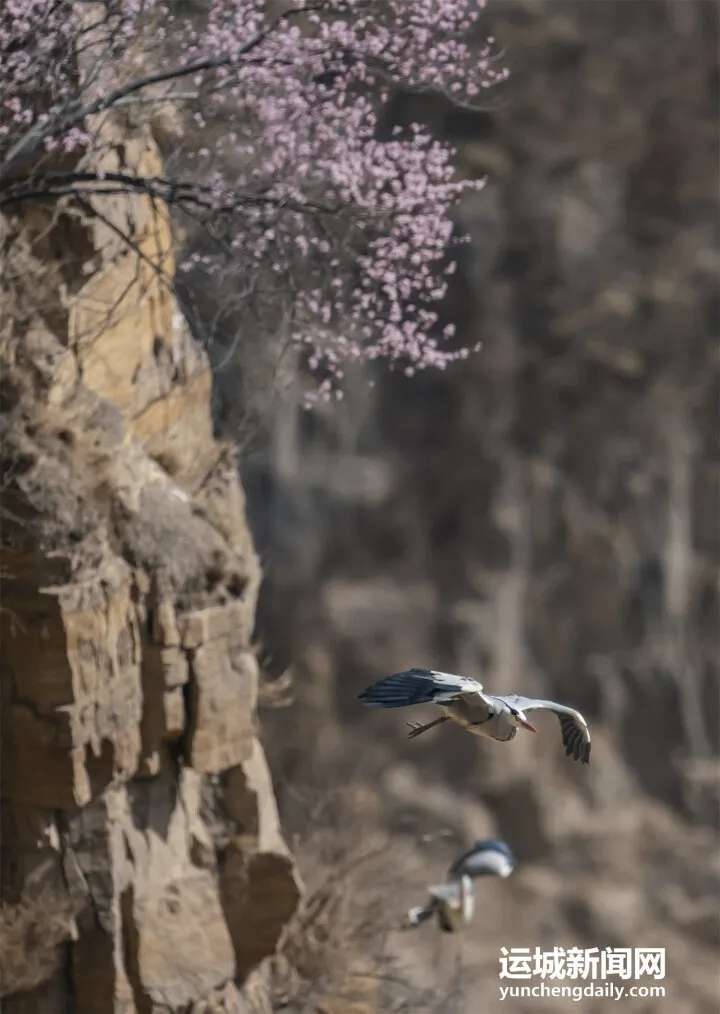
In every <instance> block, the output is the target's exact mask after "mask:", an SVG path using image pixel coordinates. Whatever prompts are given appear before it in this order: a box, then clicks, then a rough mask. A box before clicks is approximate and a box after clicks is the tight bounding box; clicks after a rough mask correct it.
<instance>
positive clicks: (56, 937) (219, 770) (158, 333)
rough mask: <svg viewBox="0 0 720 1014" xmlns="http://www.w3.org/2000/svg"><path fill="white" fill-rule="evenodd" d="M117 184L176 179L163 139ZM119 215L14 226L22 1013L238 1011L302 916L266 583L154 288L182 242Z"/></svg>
mask: <svg viewBox="0 0 720 1014" xmlns="http://www.w3.org/2000/svg"><path fill="white" fill-rule="evenodd" d="M108 158H109V159H110V160H111V161H112V160H115V164H116V165H117V166H122V165H123V164H124V163H129V164H132V165H133V166H140V167H141V169H142V168H145V169H149V168H152V167H153V164H154V163H155V162H156V160H157V156H156V152H155V148H154V146H153V144H152V142H151V140H149V139H148V138H136V139H128V138H123V139H122V144H121V143H119V142H118V144H117V145H116V146H114V147H113V148H112V149H111V152H110V154H109V155H108ZM102 212H103V217H102V219H98V218H95V217H91V216H89V215H87V214H83V213H82V212H81V211H79V210H78V209H77V208H76V209H74V210H73V209H71V208H60V209H58V208H55V209H53V211H52V212H51V211H49V210H46V209H43V208H36V209H34V210H33V211H32V212H30V213H28V214H26V215H25V216H24V217H23V218H22V219H20V218H19V217H18V218H14V219H11V220H7V221H6V222H5V223H4V226H3V228H4V236H3V242H4V251H5V257H4V266H3V272H2V274H3V333H2V356H3V364H2V400H3V405H2V408H3V421H2V426H3V431H2V459H3V468H2V548H3V556H2V561H3V562H2V568H3V569H2V580H3V594H2V610H1V612H0V619H1V620H2V628H3V629H2V633H3V643H4V648H3V661H2V741H3V755H2V756H3V767H2V797H3V801H2V806H3V811H2V834H3V870H2V889H3V902H4V914H3V916H2V922H1V923H0V944H1V946H2V953H1V956H0V968H1V969H2V989H1V994H0V995H2V996H3V997H4V999H3V1001H2V1006H3V1011H4V1012H7V1014H21V1012H22V1014H31V1012H34V1014H56V1012H57V1014H60V1012H70V1011H72V1012H74V1014H100V1012H101V1011H102V1012H103V1014H105V1012H114V1014H130V1012H138V1014H139V1012H143V1014H147V1012H160V1011H162V1012H175V1011H185V1012H187V1011H193V1012H196V1014H200V1012H206V1014H210V1012H211V1011H212V1012H220V1011H237V1010H241V1009H244V1008H243V1007H242V1006H241V1004H242V1003H243V1001H242V999H241V996H240V993H239V991H238V988H237V985H236V984H237V983H241V982H242V980H243V979H244V978H245V977H246V975H247V974H248V973H249V972H250V971H251V970H252V969H253V968H254V967H255V966H256V965H257V964H258V962H259V961H261V960H262V958H264V957H265V956H266V955H268V954H270V953H272V952H273V950H274V948H275V945H276V943H277V940H278V937H279V935H280V933H281V930H282V929H283V926H284V925H285V923H286V921H287V920H288V919H289V917H290V916H291V914H292V913H293V911H294V910H295V908H296V906H297V904H298V900H299V892H300V885H299V881H298V877H297V875H296V872H295V869H294V866H293V862H292V859H291V857H290V855H289V854H288V851H287V849H286V847H285V844H284V842H283V838H282V835H281V832H280V828H279V825H278V818H277V812H276V807H275V800H274V796H273V788H272V783H271V779H270V775H269V771H268V767H267V764H266V762H265V757H264V753H263V748H262V746H261V744H260V742H259V740H258V739H257V736H256V728H255V705H256V696H257V684H258V668H257V664H256V660H255V655H254V653H253V649H252V646H251V640H250V638H251V631H252V628H253V622H254V613H255V602H256V596H257V590H258V583H259V578H260V571H259V566H258V561H257V558H256V555H255V553H254V550H253V544H252V539H251V536H250V533H249V530H248V527H247V522H246V518H245V507H244V498H243V491H242V488H241V486H240V484H239V481H238V475H237V468H236V463H235V461H234V456H233V453H232V450H231V449H230V448H229V447H228V446H225V445H223V444H220V443H218V442H217V441H216V440H215V439H214V437H213V429H212V423H211V415H210V388H211V375H210V370H209V366H208V362H207V360H206V358H205V356H204V354H203V353H202V352H201V351H200V350H199V348H198V347H197V346H196V345H195V344H194V342H193V341H192V340H191V338H190V337H189V335H188V334H187V332H186V330H185V327H184V324H183V320H182V317H181V315H180V314H179V313H178V312H177V308H176V305H175V302H174V299H173V297H172V294H171V293H170V291H169V290H168V288H167V286H166V285H165V284H164V283H163V279H162V275H161V273H159V272H157V271H156V270H155V269H154V268H153V267H152V265H151V261H152V262H154V263H155V264H160V265H161V266H162V268H163V272H164V273H165V274H166V275H169V276H171V275H172V270H173V263H172V256H173V255H172V241H171V236H170V230H169V225H168V222H167V220H166V219H165V218H164V217H163V215H162V214H159V213H158V212H157V210H156V209H153V208H152V207H151V206H150V205H149V204H147V203H143V202H142V201H138V200H134V199H133V200H132V201H127V202H125V201H118V202H116V203H115V204H113V205H110V206H108V205H103V209H102ZM117 225H120V226H121V227H122V228H123V230H124V231H125V232H127V233H128V234H130V235H132V236H133V237H134V241H135V243H136V249H135V250H128V249H127V247H126V246H123V244H122V243H121V242H120V241H119V240H118V238H117V234H116V232H115V229H114V226H117Z"/></svg>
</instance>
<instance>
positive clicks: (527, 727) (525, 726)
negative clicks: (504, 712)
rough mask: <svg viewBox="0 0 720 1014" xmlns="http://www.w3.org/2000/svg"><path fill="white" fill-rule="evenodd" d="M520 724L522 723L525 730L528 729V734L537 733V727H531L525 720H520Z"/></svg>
mask: <svg viewBox="0 0 720 1014" xmlns="http://www.w3.org/2000/svg"><path fill="white" fill-rule="evenodd" d="M518 722H519V723H520V725H522V727H523V729H527V730H528V732H537V729H536V728H535V726H534V725H530V723H529V722H527V721H526V720H525V719H524V718H518Z"/></svg>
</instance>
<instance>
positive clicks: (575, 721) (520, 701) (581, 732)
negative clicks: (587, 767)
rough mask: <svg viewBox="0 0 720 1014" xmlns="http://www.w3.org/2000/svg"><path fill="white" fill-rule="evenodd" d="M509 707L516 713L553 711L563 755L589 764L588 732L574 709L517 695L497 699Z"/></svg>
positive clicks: (585, 723)
mask: <svg viewBox="0 0 720 1014" xmlns="http://www.w3.org/2000/svg"><path fill="white" fill-rule="evenodd" d="M498 700H500V701H504V702H505V703H506V704H507V705H508V706H509V707H511V708H515V709H516V710H517V711H554V712H555V714H556V715H557V716H558V719H559V720H560V728H561V730H562V741H563V746H564V747H565V753H566V754H567V756H568V757H574V758H575V760H579V761H583V763H584V764H588V763H589V762H590V730H589V729H588V724H587V722H586V721H585V719H584V718H583V716H582V715H581V714H580V712H579V711H576V710H575V709H574V708H566V707H565V705H564V704H558V703H557V702H556V701H536V700H534V699H533V698H532V697H520V695H519V694H507V695H506V696H505V697H499V698H498Z"/></svg>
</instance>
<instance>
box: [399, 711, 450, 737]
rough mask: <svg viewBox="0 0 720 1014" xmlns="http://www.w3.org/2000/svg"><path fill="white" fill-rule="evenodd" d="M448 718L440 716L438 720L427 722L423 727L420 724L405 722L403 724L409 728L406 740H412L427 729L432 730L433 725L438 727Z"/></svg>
mask: <svg viewBox="0 0 720 1014" xmlns="http://www.w3.org/2000/svg"><path fill="white" fill-rule="evenodd" d="M447 721H448V716H447V715H441V716H440V718H436V719H434V721H432V722H427V723H426V724H425V725H421V723H420V722H406V723H405V724H406V725H408V726H409V727H410V732H409V733H408V739H414V738H415V736H419V735H420V733H421V732H426V731H427V730H428V729H432V727H433V726H434V725H440V723H441V722H447Z"/></svg>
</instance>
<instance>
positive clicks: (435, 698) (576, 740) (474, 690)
mask: <svg viewBox="0 0 720 1014" xmlns="http://www.w3.org/2000/svg"><path fill="white" fill-rule="evenodd" d="M359 699H360V700H361V701H362V702H363V703H364V704H367V705H369V706H370V707H372V708H407V707H410V706H411V705H413V704H437V705H439V706H440V707H441V708H442V710H443V711H444V714H443V715H441V716H440V718H436V719H435V720H434V721H432V722H427V723H425V724H424V725H422V724H421V723H419V722H408V725H410V733H409V735H410V737H411V738H412V737H414V736H419V735H420V733H422V732H425V731H426V730H427V729H432V727H433V726H435V725H439V724H440V723H441V722H447V721H448V719H452V721H453V722H457V723H458V725H461V726H462V727H463V728H464V729H467V731H468V732H472V733H474V734H475V735H476V736H487V737H488V738H489V739H495V740H499V741H500V742H505V741H507V740H510V739H514V738H515V736H516V735H517V731H518V729H527V730H528V731H529V732H536V731H537V730H536V729H535V727H534V726H533V725H531V724H530V722H529V721H528V719H527V712H529V711H552V712H554V713H555V714H556V715H557V717H558V718H559V720H560V729H561V732H562V741H563V746H564V747H565V753H566V754H567V756H568V757H573V758H574V759H575V760H578V761H583V762H584V763H585V764H587V763H588V762H589V761H590V731H589V729H588V726H587V722H586V721H585V719H584V718H583V716H582V715H581V714H580V712H579V711H576V710H575V709H574V708H567V707H565V705H564V704H557V703H556V702H555V701H540V700H534V699H533V698H532V697H521V696H520V695H519V694H505V695H504V696H495V695H493V694H488V693H485V692H484V691H483V686H482V683H478V681H477V680H474V679H470V678H468V677H467V676H455V675H453V673H447V672H437V671H436V670H434V669H406V670H405V671H404V672H398V673H395V674H394V675H393V676H388V677H386V679H382V680H379V681H378V682H377V683H373V685H372V686H371V687H368V688H367V690H363V692H362V693H361V694H360V695H359Z"/></svg>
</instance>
